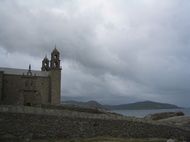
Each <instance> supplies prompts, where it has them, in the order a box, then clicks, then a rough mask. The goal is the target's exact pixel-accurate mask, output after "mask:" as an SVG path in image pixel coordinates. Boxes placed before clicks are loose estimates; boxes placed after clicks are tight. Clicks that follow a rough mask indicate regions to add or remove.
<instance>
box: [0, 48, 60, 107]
mask: <svg viewBox="0 0 190 142" xmlns="http://www.w3.org/2000/svg"><path fill="white" fill-rule="evenodd" d="M61 70H62V69H61V66H60V53H59V51H58V50H57V49H56V47H55V49H54V50H53V51H52V53H51V60H49V59H48V58H47V56H46V57H45V58H44V59H43V61H42V67H41V71H40V70H39V71H36V70H32V69H31V65H29V68H28V70H24V69H14V68H3V67H0V104H5V105H26V106H35V105H40V104H60V96H61V95H60V93H61Z"/></svg>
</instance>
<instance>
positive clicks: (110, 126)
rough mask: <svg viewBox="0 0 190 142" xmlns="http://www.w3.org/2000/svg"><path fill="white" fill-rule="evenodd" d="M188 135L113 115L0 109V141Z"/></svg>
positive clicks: (35, 109)
mask: <svg viewBox="0 0 190 142" xmlns="http://www.w3.org/2000/svg"><path fill="white" fill-rule="evenodd" d="M189 134H190V131H189V130H187V129H182V128H180V127H174V126H169V125H164V124H162V123H157V122H146V121H144V120H142V119H138V118H133V117H125V116H118V115H113V114H91V113H81V112H72V111H63V110H56V109H42V108H32V107H19V106H14V107H13V106H0V139H1V140H2V139H47V138H66V137H94V136H105V135H107V136H108V135H110V136H122V137H135V138H147V137H150V138H151V137H159V138H167V139H169V138H171V137H172V138H177V139H183V140H186V141H190V135H189Z"/></svg>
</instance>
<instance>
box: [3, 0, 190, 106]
mask: <svg viewBox="0 0 190 142" xmlns="http://www.w3.org/2000/svg"><path fill="white" fill-rule="evenodd" d="M189 9H190V2H189V1H188V0H167V1H163V2H158V1H156V0H151V1H146V0H141V1H137V0H134V1H131V0H118V1H114V0H109V1H108V0H98V1H88V0H75V1H73V0H66V1H51V0H47V1H46V2H44V1H37V0H34V1H31V2H28V1H24V0H20V1H17V0H15V1H9V0H2V1H1V2H0V19H2V20H1V21H0V59H1V61H3V62H0V66H7V67H17V68H27V66H28V64H29V63H30V64H32V67H33V68H34V69H40V66H41V59H43V57H44V56H45V55H46V54H50V53H51V51H52V50H53V48H54V46H55V44H56V46H57V48H58V50H59V51H60V53H61V59H62V67H63V70H62V96H63V99H64V98H65V99H77V100H91V99H95V100H98V101H100V102H101V103H114V104H117V103H128V102H134V101H140V100H153V101H161V102H169V103H170V102H171V103H176V104H178V105H181V106H188V105H189V103H188V100H189V99H190V95H189V94H190V89H189V86H188V83H189V82H190V65H189V61H190V57H189V54H188V53H189V52H190V48H189V45H190V41H189V39H190V34H189V32H188V29H189V25H190V20H189V19H190V14H189V13H190V12H189ZM49 57H50V56H49ZM23 58H24V59H26V60H23ZM15 62H16V63H15Z"/></svg>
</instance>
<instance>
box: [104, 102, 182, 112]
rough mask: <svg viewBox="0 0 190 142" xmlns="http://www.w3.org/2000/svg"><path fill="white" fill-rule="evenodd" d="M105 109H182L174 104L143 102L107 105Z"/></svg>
mask: <svg viewBox="0 0 190 142" xmlns="http://www.w3.org/2000/svg"><path fill="white" fill-rule="evenodd" d="M104 108H106V109H110V110H141V109H172V108H180V107H178V106H176V105H173V104H166V103H158V102H151V101H143V102H136V103H130V104H122V105H105V106H104Z"/></svg>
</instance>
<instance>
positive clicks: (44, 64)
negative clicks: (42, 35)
mask: <svg viewBox="0 0 190 142" xmlns="http://www.w3.org/2000/svg"><path fill="white" fill-rule="evenodd" d="M41 71H49V59H48V58H47V55H46V56H45V58H44V59H43V61H42V67H41Z"/></svg>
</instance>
